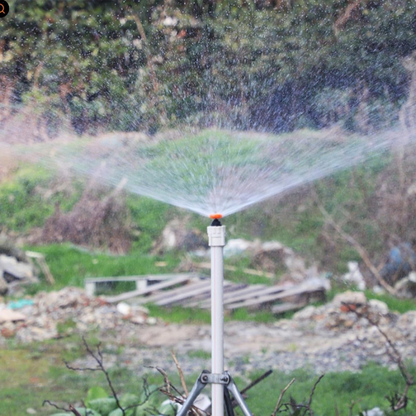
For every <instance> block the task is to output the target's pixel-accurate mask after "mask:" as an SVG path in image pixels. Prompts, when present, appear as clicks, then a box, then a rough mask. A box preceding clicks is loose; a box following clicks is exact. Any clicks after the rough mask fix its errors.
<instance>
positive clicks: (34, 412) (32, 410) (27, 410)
mask: <svg viewBox="0 0 416 416" xmlns="http://www.w3.org/2000/svg"><path fill="white" fill-rule="evenodd" d="M26 413H28V414H29V415H35V414H36V413H37V411H36V410H35V409H32V408H31V407H29V408H28V409H26Z"/></svg>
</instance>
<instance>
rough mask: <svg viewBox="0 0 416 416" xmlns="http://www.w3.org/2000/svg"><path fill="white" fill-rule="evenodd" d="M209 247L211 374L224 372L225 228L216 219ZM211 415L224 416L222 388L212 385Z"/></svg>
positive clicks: (210, 231)
mask: <svg viewBox="0 0 416 416" xmlns="http://www.w3.org/2000/svg"><path fill="white" fill-rule="evenodd" d="M208 237H209V246H210V247H211V347H212V356H211V359H212V370H211V371H212V373H213V374H222V373H223V372H224V313H223V281H224V263H223V248H224V246H225V226H224V225H221V223H220V222H219V221H218V219H216V220H214V221H213V222H212V224H211V226H210V227H208ZM212 415H213V416H224V386H223V385H222V384H213V385H212Z"/></svg>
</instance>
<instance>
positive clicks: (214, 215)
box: [209, 214, 222, 220]
mask: <svg viewBox="0 0 416 416" xmlns="http://www.w3.org/2000/svg"><path fill="white" fill-rule="evenodd" d="M209 217H210V218H212V219H213V220H219V219H220V218H222V214H211V215H210V216H209Z"/></svg>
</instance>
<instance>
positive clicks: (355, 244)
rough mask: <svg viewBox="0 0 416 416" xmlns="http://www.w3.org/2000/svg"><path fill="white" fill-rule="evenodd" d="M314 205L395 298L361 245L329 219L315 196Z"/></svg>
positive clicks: (329, 216)
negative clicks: (315, 204)
mask: <svg viewBox="0 0 416 416" xmlns="http://www.w3.org/2000/svg"><path fill="white" fill-rule="evenodd" d="M315 197H316V198H315V199H316V203H317V205H318V208H319V210H320V211H321V213H322V215H323V216H324V218H325V219H326V220H327V222H328V223H329V224H331V225H332V227H333V228H334V229H335V231H336V232H337V233H338V234H339V235H340V236H341V237H342V238H343V239H344V240H346V241H348V242H349V243H350V244H351V245H352V246H353V247H354V248H355V249H356V250H357V252H358V254H359V255H360V256H361V258H362V259H363V261H364V263H365V265H366V266H367V267H368V269H369V270H370V271H371V273H373V275H374V277H375V278H376V279H377V281H378V282H379V283H380V285H381V286H383V287H384V289H386V290H387V292H389V293H390V294H391V295H393V296H397V293H396V291H395V290H394V288H392V287H391V286H390V285H389V284H388V283H387V282H386V281H385V280H384V279H383V278H382V277H381V275H380V272H379V271H378V269H377V267H375V266H374V264H373V263H372V261H371V260H370V256H369V255H368V253H367V251H366V249H365V248H364V247H362V246H361V244H360V243H359V242H358V241H357V240H356V239H355V238H354V237H353V236H351V235H350V234H348V233H346V232H345V231H344V230H343V229H342V228H341V227H340V226H339V225H338V224H337V223H336V222H335V221H334V219H333V218H332V217H331V215H330V214H329V213H328V212H327V211H326V209H325V208H324V207H323V206H322V204H321V203H320V202H319V200H318V197H317V195H316V194H315Z"/></svg>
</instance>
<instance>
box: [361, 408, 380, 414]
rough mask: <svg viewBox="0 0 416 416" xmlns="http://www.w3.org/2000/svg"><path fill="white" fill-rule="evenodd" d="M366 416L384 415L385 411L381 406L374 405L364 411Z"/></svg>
mask: <svg viewBox="0 0 416 416" xmlns="http://www.w3.org/2000/svg"><path fill="white" fill-rule="evenodd" d="M363 414H364V415H365V416H383V415H384V412H383V411H382V410H381V409H380V408H379V407H374V408H373V409H371V410H367V411H365V412H363Z"/></svg>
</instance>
